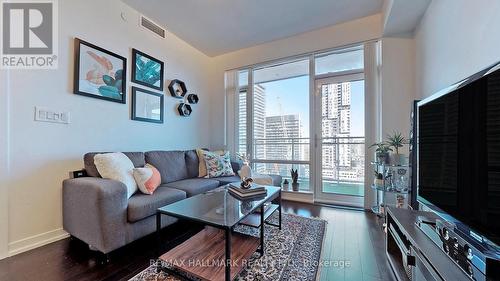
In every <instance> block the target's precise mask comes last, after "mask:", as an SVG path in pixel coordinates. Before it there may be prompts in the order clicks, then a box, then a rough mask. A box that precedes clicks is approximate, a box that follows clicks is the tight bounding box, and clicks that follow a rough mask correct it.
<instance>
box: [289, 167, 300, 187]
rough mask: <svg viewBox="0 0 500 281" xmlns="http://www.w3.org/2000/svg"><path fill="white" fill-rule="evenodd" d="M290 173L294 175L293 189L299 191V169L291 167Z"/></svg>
mask: <svg viewBox="0 0 500 281" xmlns="http://www.w3.org/2000/svg"><path fill="white" fill-rule="evenodd" d="M290 175H291V176H292V190H293V191H299V172H298V170H297V169H295V170H294V169H291V170H290Z"/></svg>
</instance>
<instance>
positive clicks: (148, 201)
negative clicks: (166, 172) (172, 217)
mask: <svg viewBox="0 0 500 281" xmlns="http://www.w3.org/2000/svg"><path fill="white" fill-rule="evenodd" d="M185 198H186V192H184V191H182V190H179V189H174V188H170V187H167V186H165V185H160V186H159V187H158V188H157V189H156V190H155V192H154V193H153V194H152V195H148V194H143V193H140V192H138V193H136V194H134V195H133V196H132V197H130V199H129V200H128V207H127V216H128V221H129V222H136V221H138V220H141V219H143V218H147V217H149V216H152V215H154V214H156V210H157V209H158V208H160V207H163V206H165V205H168V204H171V203H174V202H177V201H179V200H182V199H185Z"/></svg>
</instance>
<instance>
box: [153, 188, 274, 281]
mask: <svg viewBox="0 0 500 281" xmlns="http://www.w3.org/2000/svg"><path fill="white" fill-rule="evenodd" d="M265 188H266V190H267V194H266V195H265V196H263V197H260V198H257V199H253V200H245V201H242V200H238V199H236V198H235V197H233V196H232V195H231V194H230V193H229V192H228V191H227V186H224V187H220V188H217V189H215V190H213V191H209V192H206V193H203V194H198V195H195V196H193V197H189V198H187V199H184V200H181V201H178V202H176V203H173V204H170V205H167V206H164V207H161V208H158V210H157V212H156V228H157V233H158V235H160V234H159V233H160V229H161V217H162V215H168V216H172V217H176V218H179V219H183V220H189V221H194V222H198V223H202V224H204V225H206V226H209V227H205V229H203V230H202V231H200V232H199V233H197V234H196V235H194V236H193V237H191V238H190V239H188V240H187V241H185V242H184V243H182V244H180V245H179V246H177V247H175V248H173V249H172V250H170V251H168V252H167V253H165V254H163V255H162V256H161V257H160V259H161V260H164V261H165V262H167V263H168V264H170V265H172V266H173V267H174V268H176V269H178V270H181V271H183V272H186V273H189V274H191V275H193V276H196V277H197V278H200V279H202V280H223V279H225V280H226V281H228V280H233V279H234V278H235V277H236V275H237V274H238V273H239V272H240V271H241V270H242V269H243V268H244V267H245V266H246V261H248V258H250V256H251V255H252V254H253V253H254V252H255V251H256V250H257V249H258V247H259V245H260V250H259V252H260V254H261V255H263V254H264V224H270V225H274V226H276V227H279V228H280V229H281V189H280V188H279V187H275V186H265ZM275 211H278V212H279V219H278V224H277V225H276V224H272V223H270V222H266V219H267V218H268V217H269V216H270V215H272V214H273V213H274V212H275ZM238 224H242V225H248V226H252V227H256V228H260V238H257V237H253V236H249V235H244V234H241V233H237V232H233V228H234V227H235V226H236V225H238ZM235 246H236V247H235ZM218 261H222V262H220V263H219V262H218Z"/></svg>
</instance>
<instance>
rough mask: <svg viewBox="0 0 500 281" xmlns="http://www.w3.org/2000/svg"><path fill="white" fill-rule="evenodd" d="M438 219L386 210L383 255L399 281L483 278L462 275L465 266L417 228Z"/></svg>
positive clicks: (391, 209)
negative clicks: (420, 223)
mask: <svg viewBox="0 0 500 281" xmlns="http://www.w3.org/2000/svg"><path fill="white" fill-rule="evenodd" d="M436 219H438V217H437V215H435V214H434V213H432V212H423V211H414V210H409V209H402V208H391V207H388V208H387V216H386V226H387V233H386V255H387V258H388V260H389V264H390V265H391V268H392V270H393V272H394V274H395V276H396V279H397V280H399V281H403V280H404V281H423V280H428V281H434V280H436V281H441V280H451V281H458V280H478V281H483V280H487V279H485V277H484V275H482V274H479V273H477V272H472V273H470V272H466V270H467V269H468V268H467V263H466V262H464V261H463V260H462V259H460V261H461V262H460V263H461V264H463V265H464V266H465V268H464V267H463V266H459V265H458V264H456V263H455V262H454V261H453V260H452V258H451V257H450V256H449V255H447V254H446V253H445V251H444V250H443V249H441V248H440V247H439V246H438V245H437V244H436V243H435V242H433V241H432V240H431V238H430V237H429V236H428V235H426V234H425V233H424V231H422V230H421V229H420V228H419V226H418V225H417V224H418V223H419V222H422V220H424V221H427V222H431V223H432V222H434V223H435V221H436Z"/></svg>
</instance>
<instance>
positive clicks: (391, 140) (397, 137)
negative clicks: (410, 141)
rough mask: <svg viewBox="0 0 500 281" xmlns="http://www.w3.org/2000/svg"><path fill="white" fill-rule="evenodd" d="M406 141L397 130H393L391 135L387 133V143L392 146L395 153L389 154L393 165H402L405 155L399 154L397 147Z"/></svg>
mask: <svg viewBox="0 0 500 281" xmlns="http://www.w3.org/2000/svg"><path fill="white" fill-rule="evenodd" d="M406 143H407V140H406V138H405V137H404V136H403V135H402V134H401V133H400V132H397V131H394V132H393V133H392V135H387V144H388V145H389V146H390V147H392V148H394V150H395V153H393V154H392V155H391V163H392V164H393V165H397V166H399V165H403V164H404V162H405V158H406V156H405V155H404V154H399V149H400V148H401V147H403V146H404V145H405V144H406Z"/></svg>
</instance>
